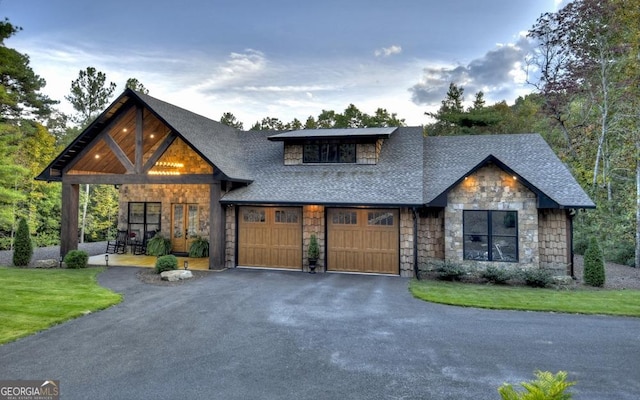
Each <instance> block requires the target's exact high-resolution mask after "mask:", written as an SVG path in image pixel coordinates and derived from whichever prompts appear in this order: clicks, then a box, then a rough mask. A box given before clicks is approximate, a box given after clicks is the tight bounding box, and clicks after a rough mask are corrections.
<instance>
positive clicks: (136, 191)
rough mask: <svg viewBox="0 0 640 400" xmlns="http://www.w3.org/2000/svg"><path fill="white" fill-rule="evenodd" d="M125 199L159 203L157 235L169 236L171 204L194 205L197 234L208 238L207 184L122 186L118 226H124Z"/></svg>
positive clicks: (125, 215) (126, 208)
mask: <svg viewBox="0 0 640 400" xmlns="http://www.w3.org/2000/svg"><path fill="white" fill-rule="evenodd" d="M129 202H160V203H161V204H162V206H161V207H162V215H161V220H160V227H161V234H162V235H163V236H165V237H170V233H171V232H170V231H171V205H172V204H176V203H178V204H198V206H199V207H198V208H199V213H200V215H199V222H198V234H199V235H201V236H205V237H209V185H166V184H162V185H155V184H149V185H122V186H121V187H120V202H119V213H118V229H127V222H128V219H129V216H128V215H127V213H128V210H129Z"/></svg>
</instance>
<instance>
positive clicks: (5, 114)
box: [0, 19, 57, 122]
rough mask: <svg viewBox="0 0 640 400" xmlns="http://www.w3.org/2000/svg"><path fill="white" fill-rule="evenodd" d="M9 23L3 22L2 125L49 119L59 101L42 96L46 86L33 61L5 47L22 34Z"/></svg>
mask: <svg viewBox="0 0 640 400" xmlns="http://www.w3.org/2000/svg"><path fill="white" fill-rule="evenodd" d="M21 30H22V28H20V27H16V26H14V25H12V24H11V23H10V22H9V20H8V19H5V20H4V21H1V22H0V122H6V121H8V120H11V119H16V118H19V117H21V116H25V115H34V116H36V117H37V118H39V119H45V118H46V117H47V116H48V115H49V114H50V113H51V106H52V105H54V104H56V103H57V101H54V100H51V99H50V98H49V97H48V96H46V95H44V94H42V93H40V90H41V89H42V88H43V87H44V86H45V84H46V82H45V80H44V79H42V78H41V77H40V76H38V75H36V74H35V73H34V72H33V70H32V69H31V67H30V66H29V57H28V56H27V55H24V54H21V53H19V52H17V51H16V50H14V49H10V48H8V47H6V46H5V44H4V41H5V40H6V39H9V38H10V37H11V36H13V35H15V34H16V33H17V32H19V31H21Z"/></svg>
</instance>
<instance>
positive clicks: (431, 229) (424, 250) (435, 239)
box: [418, 210, 444, 265]
mask: <svg viewBox="0 0 640 400" xmlns="http://www.w3.org/2000/svg"><path fill="white" fill-rule="evenodd" d="M428 259H438V260H443V259H444V210H429V211H423V212H422V213H421V215H420V222H419V224H418V265H425V264H426V263H427V260H428Z"/></svg>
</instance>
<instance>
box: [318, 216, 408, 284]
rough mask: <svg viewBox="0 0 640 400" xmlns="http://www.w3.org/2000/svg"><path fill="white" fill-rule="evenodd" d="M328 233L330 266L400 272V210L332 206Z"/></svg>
mask: <svg viewBox="0 0 640 400" xmlns="http://www.w3.org/2000/svg"><path fill="white" fill-rule="evenodd" d="M327 233H328V235H327V236H328V238H327V239H328V245H327V251H328V254H327V256H328V262H327V270H329V271H347V272H369V273H379V274H398V273H399V271H400V269H399V262H400V261H399V259H400V257H399V247H400V242H399V218H398V210H394V209H355V208H330V209H328V212H327Z"/></svg>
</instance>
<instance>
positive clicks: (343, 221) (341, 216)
mask: <svg viewBox="0 0 640 400" xmlns="http://www.w3.org/2000/svg"><path fill="white" fill-rule="evenodd" d="M332 222H333V223H334V224H336V225H357V224H358V218H357V214H356V212H355V211H336V212H335V213H334V214H333V220H332Z"/></svg>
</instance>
